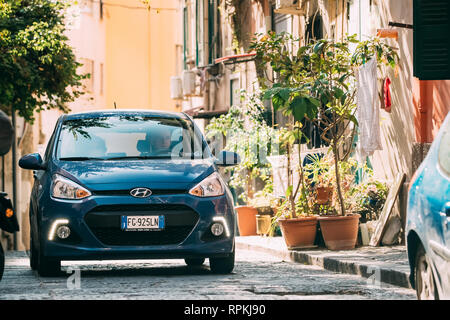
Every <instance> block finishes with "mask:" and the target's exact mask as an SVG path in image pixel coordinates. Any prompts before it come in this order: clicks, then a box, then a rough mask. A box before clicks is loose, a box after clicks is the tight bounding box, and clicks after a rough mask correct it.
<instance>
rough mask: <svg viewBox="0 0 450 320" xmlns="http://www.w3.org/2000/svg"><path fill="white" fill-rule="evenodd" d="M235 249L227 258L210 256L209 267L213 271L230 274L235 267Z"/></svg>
mask: <svg viewBox="0 0 450 320" xmlns="http://www.w3.org/2000/svg"><path fill="white" fill-rule="evenodd" d="M234 256H235V255H234V250H233V252H232V253H230V255H229V256H228V257H225V258H209V267H210V268H211V271H212V273H215V274H228V273H231V272H232V271H233V269H234V260H235V259H234Z"/></svg>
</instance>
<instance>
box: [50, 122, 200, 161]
mask: <svg viewBox="0 0 450 320" xmlns="http://www.w3.org/2000/svg"><path fill="white" fill-rule="evenodd" d="M57 150H58V154H57V156H58V158H59V159H61V160H83V159H84V158H90V159H95V158H101V159H114V158H117V159H121V158H139V157H142V158H177V157H190V158H194V157H195V158H198V157H201V156H202V154H203V142H202V138H201V134H199V133H198V132H195V131H194V127H193V125H192V123H191V122H190V120H186V119H181V118H161V117H143V116H108V117H96V118H83V119H71V120H66V121H65V122H64V123H63V125H62V129H61V134H60V138H59V141H58V149H57Z"/></svg>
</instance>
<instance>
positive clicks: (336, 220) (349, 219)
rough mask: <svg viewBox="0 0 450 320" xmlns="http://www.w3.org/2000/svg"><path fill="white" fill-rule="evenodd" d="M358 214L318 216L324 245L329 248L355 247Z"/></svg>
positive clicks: (346, 248) (347, 248)
mask: <svg viewBox="0 0 450 320" xmlns="http://www.w3.org/2000/svg"><path fill="white" fill-rule="evenodd" d="M360 217H361V216H360V215H359V214H354V215H350V216H344V217H343V216H330V217H319V218H318V219H319V222H320V229H321V230H322V235H323V239H324V241H325V245H326V247H327V248H328V249H330V250H349V249H353V248H355V245H356V240H357V237H358V225H359V218H360Z"/></svg>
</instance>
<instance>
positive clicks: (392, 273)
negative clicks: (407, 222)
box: [236, 236, 411, 288]
mask: <svg viewBox="0 0 450 320" xmlns="http://www.w3.org/2000/svg"><path fill="white" fill-rule="evenodd" d="M236 247H237V248H238V249H246V250H252V251H257V252H262V253H266V254H271V255H275V256H277V257H279V258H282V259H285V260H291V261H294V262H298V263H303V264H309V265H315V266H319V267H322V268H324V269H326V270H329V271H333V272H340V273H347V274H355V275H360V276H362V277H365V278H370V279H373V281H374V282H377V281H381V282H384V283H389V284H393V285H396V286H400V287H404V288H411V284H410V283H409V274H410V269H409V263H408V256H407V253H406V247H405V246H392V247H369V246H365V247H357V248H355V249H353V250H342V251H331V250H327V249H326V248H315V249H303V250H288V248H287V246H286V244H285V242H284V239H283V237H262V236H246V237H236Z"/></svg>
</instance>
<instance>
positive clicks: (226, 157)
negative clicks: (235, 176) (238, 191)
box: [215, 151, 241, 167]
mask: <svg viewBox="0 0 450 320" xmlns="http://www.w3.org/2000/svg"><path fill="white" fill-rule="evenodd" d="M240 162H241V157H240V156H239V155H238V154H237V153H236V152H231V151H221V152H220V153H219V155H218V156H217V160H216V161H215V163H216V165H218V166H221V167H228V166H235V165H238V164H239V163H240Z"/></svg>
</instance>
